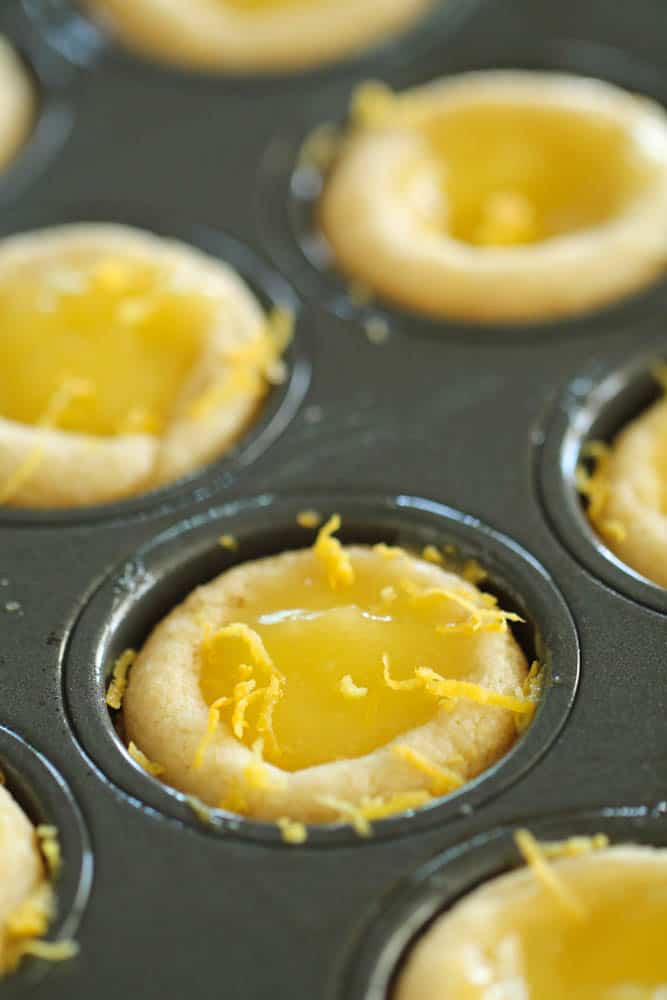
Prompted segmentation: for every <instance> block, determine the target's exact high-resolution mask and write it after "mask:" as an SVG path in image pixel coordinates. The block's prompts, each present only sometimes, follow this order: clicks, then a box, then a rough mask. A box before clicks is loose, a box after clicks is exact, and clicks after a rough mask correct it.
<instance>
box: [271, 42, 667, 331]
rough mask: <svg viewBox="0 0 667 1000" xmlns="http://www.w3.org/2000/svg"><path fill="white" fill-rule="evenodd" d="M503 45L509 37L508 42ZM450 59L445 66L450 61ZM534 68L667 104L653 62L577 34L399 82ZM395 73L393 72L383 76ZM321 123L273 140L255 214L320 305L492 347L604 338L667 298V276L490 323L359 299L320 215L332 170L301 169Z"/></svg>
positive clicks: (435, 65) (281, 259)
mask: <svg viewBox="0 0 667 1000" xmlns="http://www.w3.org/2000/svg"><path fill="white" fill-rule="evenodd" d="M501 45H502V43H501ZM443 63H444V65H443ZM496 69H499V70H503V69H507V70H513V69H519V70H522V69H526V70H531V71H537V72H547V73H548V72H556V73H557V72H562V73H569V74H573V75H581V76H591V77H594V78H598V79H600V80H601V81H602V82H603V83H609V84H612V85H615V86H618V87H621V88H625V89H627V90H629V91H631V92H636V93H638V94H641V93H643V94H646V96H648V97H649V98H651V99H653V100H655V101H656V102H658V103H659V104H662V105H664V106H665V107H667V75H666V74H665V73H664V72H661V71H660V69H659V68H658V67H657V66H655V65H653V64H652V63H650V62H644V61H641V60H640V59H639V57H638V56H635V55H633V54H632V53H629V52H626V51H625V50H622V49H619V48H616V47H614V46H611V45H605V44H598V43H593V42H583V41H580V40H578V39H576V38H571V37H557V38H550V39H548V40H546V41H543V42H542V43H541V44H537V45H535V46H533V47H532V48H531V49H527V48H526V47H525V46H521V45H516V44H513V43H510V45H509V46H507V47H506V48H505V49H501V50H500V51H497V50H496V49H494V48H493V47H491V48H489V47H488V46H485V47H483V48H482V50H481V51H479V52H477V53H475V52H473V54H472V57H468V58H467V59H463V58H462V57H461V56H459V55H458V54H457V53H448V54H447V58H446V59H445V57H444V56H443V54H439V55H437V56H436V57H435V59H431V60H429V61H427V62H426V63H425V64H421V65H420V66H419V69H418V70H417V71H415V68H414V66H412V67H410V68H409V71H408V72H407V73H406V72H405V71H403V72H402V71H401V67H399V68H398V69H395V68H392V72H391V79H389V80H388V82H389V84H390V85H391V86H392V87H394V88H395V89H396V90H401V91H402V90H405V89H410V88H413V87H419V86H422V85H424V84H427V83H429V82H430V81H431V80H435V79H436V78H438V77H443V78H444V77H449V76H455V75H457V74H459V73H465V72H469V71H472V72H475V71H479V70H496ZM383 79H386V77H383ZM347 110H348V108H347V103H346V104H345V105H344V106H342V107H341V108H340V109H339V112H338V113H337V114H334V115H332V116H330V117H329V122H333V124H334V125H337V126H341V125H343V124H344V123H345V121H346V118H347ZM320 124H322V121H321V119H320V120H313V118H312V117H309V118H308V119H307V120H306V119H305V118H304V119H302V120H301V121H300V122H298V123H296V124H295V126H294V127H293V128H292V129H291V131H290V132H289V133H287V134H285V132H284V130H283V131H281V133H280V134H279V135H276V136H275V137H274V138H273V139H272V140H271V141H270V142H269V144H268V146H267V149H266V151H265V154H264V158H263V160H262V161H261V163H260V172H259V182H258V188H257V195H256V206H255V213H256V217H257V222H258V226H259V228H260V231H261V233H262V236H263V239H264V244H265V246H266V247H267V250H268V252H269V253H270V254H271V257H272V258H273V260H274V261H275V263H276V266H279V267H280V268H281V269H283V270H284V273H285V274H287V275H288V276H289V277H290V279H291V280H293V281H294V284H295V286H296V287H297V288H298V289H299V290H300V291H301V292H302V293H303V294H304V296H309V297H312V298H317V299H318V300H319V302H320V307H321V308H324V309H325V310H326V311H327V312H329V313H332V314H333V315H335V316H337V317H339V318H340V319H343V320H347V321H349V322H355V323H357V324H363V325H366V324H368V322H369V321H371V322H373V321H376V320H379V321H380V322H381V323H383V324H386V326H387V328H388V329H389V330H390V331H391V332H394V331H396V332H398V333H399V334H402V335H405V336H409V337H414V336H415V335H422V336H427V337H434V338H437V339H442V338H443V337H454V338H457V337H460V338H463V339H465V340H466V342H475V341H479V342H481V343H484V342H485V341H487V340H488V338H493V339H494V340H497V339H498V338H499V337H500V338H506V339H510V340H515V339H516V340H519V341H528V340H531V341H534V340H535V339H536V338H550V337H553V336H559V337H562V336H581V335H582V334H583V333H590V332H594V333H598V334H602V333H604V332H605V330H606V329H607V328H608V326H609V324H610V323H616V322H620V321H631V320H632V319H634V318H635V317H636V315H637V314H638V313H641V312H642V311H643V312H644V313H648V312H650V311H651V310H656V309H657V308H660V307H661V306H664V303H665V301H667V272H666V273H665V274H664V275H662V276H660V275H658V276H657V277H656V278H654V279H653V280H651V281H649V282H648V283H647V284H646V285H645V286H643V287H642V288H640V289H638V290H637V291H635V292H632V293H630V294H626V295H623V296H621V297H619V298H617V299H616V300H612V301H610V302H609V303H607V304H605V305H602V306H598V307H595V308H591V309H589V310H585V311H582V312H579V313H575V314H573V315H571V316H569V317H563V318H560V319H546V320H542V321H539V320H533V321H528V322H515V321H498V322H491V321H489V322H483V321H474V320H465V319H461V320H457V319H453V318H444V317H443V318H437V317H429V316H427V315H424V314H422V313H418V312H411V311H410V310H409V309H408V308H403V307H401V306H400V305H396V304H392V303H389V302H386V301H383V300H382V299H381V298H379V297H378V298H371V300H370V301H369V302H359V301H356V300H355V299H356V297H355V295H354V293H353V292H352V293H351V292H350V282H348V281H346V279H345V278H344V277H343V276H341V275H340V273H338V272H337V270H336V268H335V264H334V263H333V255H332V252H331V251H330V250H329V248H328V244H327V241H326V239H325V237H324V234H323V233H322V231H321V229H320V227H319V225H318V223H317V219H316V209H317V204H318V200H319V196H320V193H321V191H322V188H323V183H324V174H323V173H322V172H321V171H318V170H314V169H313V168H312V167H308V166H306V167H303V166H300V165H299V153H300V150H301V147H302V145H303V143H304V142H305V141H306V139H307V138H308V137H309V136H310V135H311V134H312V132H313V130H314V129H315V128H317V126H318V125H320Z"/></svg>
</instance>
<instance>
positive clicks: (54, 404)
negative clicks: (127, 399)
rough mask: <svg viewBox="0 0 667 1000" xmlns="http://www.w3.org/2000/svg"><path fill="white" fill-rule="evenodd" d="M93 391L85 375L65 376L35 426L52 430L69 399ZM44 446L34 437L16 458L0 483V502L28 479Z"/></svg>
mask: <svg viewBox="0 0 667 1000" xmlns="http://www.w3.org/2000/svg"><path fill="white" fill-rule="evenodd" d="M93 393H94V387H93V385H92V383H91V382H89V381H88V380H87V379H80V378H74V377H72V376H66V377H65V378H64V379H63V381H62V383H61V384H60V385H59V386H58V388H57V389H56V390H55V392H54V393H53V395H52V396H51V399H50V400H49V403H48V406H47V407H46V409H45V410H44V413H43V414H42V416H41V417H40V418H39V420H38V421H37V423H36V425H35V426H36V427H37V428H38V429H41V430H53V429H54V428H56V427H57V426H58V421H59V420H60V419H61V418H62V417H63V415H64V414H65V412H66V411H67V408H68V406H69V405H70V403H72V402H73V401H74V400H75V399H81V398H83V397H85V396H91V395H93ZM44 447H45V445H44V442H43V441H41V440H39V439H38V440H37V441H35V443H34V444H33V445H32V447H31V448H30V449H29V451H28V454H27V455H26V457H25V458H24V459H23V461H22V462H19V464H18V465H17V467H16V468H15V469H14V470H13V472H11V473H10V474H9V476H8V477H7V479H6V480H5V482H4V483H2V484H0V504H5V503H8V502H9V501H10V500H11V499H12V498H13V497H15V496H16V494H17V493H18V491H19V490H20V489H21V487H22V486H24V485H25V484H26V483H27V482H29V481H30V479H32V477H33V476H34V474H35V472H36V471H37V469H38V468H39V464H40V462H41V461H42V457H43V455H44Z"/></svg>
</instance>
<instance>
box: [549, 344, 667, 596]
mask: <svg viewBox="0 0 667 1000" xmlns="http://www.w3.org/2000/svg"><path fill="white" fill-rule="evenodd" d="M624 354H625V357H626V358H627V356H628V352H627V351H625V352H624ZM666 360H667V343H665V341H664V338H663V340H662V343H661V342H658V343H657V344H656V347H655V348H654V349H653V350H652V351H650V352H645V353H643V354H642V355H640V356H639V357H635V358H634V359H633V360H631V361H629V362H626V363H625V364H623V363H622V362H618V361H617V362H616V363H615V364H614V363H613V362H612V363H610V362H607V363H604V364H600V363H598V364H596V365H594V366H593V367H592V368H590V369H588V370H586V369H584V370H582V371H581V372H580V373H578V374H573V375H571V376H570V378H569V380H568V383H567V385H566V386H565V388H564V390H563V391H562V392H561V394H560V395H559V397H558V399H557V400H556V402H555V404H554V405H553V407H551V408H550V410H549V412H548V414H547V416H546V418H545V420H544V423H543V426H542V428H541V429H540V430H539V431H538V434H537V438H536V441H537V446H536V451H535V472H536V485H537V491H538V494H539V498H540V501H541V506H542V509H543V512H544V514H545V515H546V518H547V521H548V522H549V524H550V527H551V528H552V530H553V531H554V532H555V534H556V536H557V537H558V539H559V540H560V542H561V543H562V544H563V545H564V546H565V548H566V549H567V550H568V551H569V553H570V554H571V555H572V556H573V558H574V559H576V560H577V561H578V562H580V563H581V564H582V565H583V566H584V567H585V568H586V569H587V570H588V572H589V573H591V574H592V575H593V576H594V577H596V578H597V579H599V580H601V581H602V583H604V584H605V585H606V586H608V587H610V588H611V589H613V590H615V591H617V592H618V593H620V594H622V595H624V596H625V597H628V598H630V599H631V600H633V601H636V602H637V603H639V604H642V605H645V606H646V607H648V608H651V609H653V610H654V611H659V612H662V613H663V614H667V588H665V587H661V586H659V585H658V584H657V583H653V582H652V581H651V580H648V579H647V578H646V577H644V576H642V575H641V574H640V573H638V572H637V571H636V570H634V569H632V567H631V566H628V565H627V564H626V563H624V562H622V561H621V560H620V559H619V558H618V556H616V555H615V554H614V553H613V552H612V551H611V549H609V548H608V547H607V546H606V545H605V543H604V541H603V540H602V539H601V538H600V536H599V535H598V534H597V533H596V531H595V530H594V528H593V527H592V525H591V524H590V522H589V520H588V518H587V517H586V511H585V507H584V504H583V502H582V498H581V497H580V495H579V493H578V491H577V487H576V483H575V473H576V468H577V465H578V464H579V462H580V460H581V455H582V449H583V447H584V445H585V444H586V443H587V442H588V441H593V440H603V441H610V440H611V439H612V438H613V437H614V436H615V435H616V434H617V433H618V432H619V431H620V430H621V429H622V428H623V427H624V426H626V425H627V424H628V423H629V422H630V421H631V420H633V419H635V418H636V417H639V416H640V415H641V414H642V413H643V412H644V411H645V410H646V409H648V407H649V406H650V405H651V403H652V402H654V401H655V400H656V399H658V398H659V397H660V388H659V386H658V383H657V381H656V380H655V378H654V377H653V376H652V374H651V372H652V370H653V369H654V368H655V366H656V365H658V364H663V365H664V364H665V361H666Z"/></svg>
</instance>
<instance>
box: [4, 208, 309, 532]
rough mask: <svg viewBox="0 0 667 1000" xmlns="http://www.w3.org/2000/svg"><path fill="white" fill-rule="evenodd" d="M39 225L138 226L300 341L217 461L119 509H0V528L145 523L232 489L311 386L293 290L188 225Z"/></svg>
mask: <svg viewBox="0 0 667 1000" xmlns="http://www.w3.org/2000/svg"><path fill="white" fill-rule="evenodd" d="M45 216H46V217H45ZM40 218H41V219H42V220H43V221H42V223H41V224H40V226H39V228H42V227H47V226H51V225H59V224H62V223H69V222H79V221H85V222H100V223H103V222H114V223H120V224H126V225H130V226H138V227H139V228H142V229H145V230H147V231H149V232H150V233H153V234H155V235H157V236H160V237H165V238H175V239H178V240H181V241H183V242H184V243H187V244H190V245H191V246H193V247H194V248H195V249H199V250H203V251H204V252H205V253H207V254H209V255H210V256H211V257H213V258H218V259H219V260H221V261H222V262H224V263H226V264H228V265H229V266H230V267H232V268H233V269H234V270H235V271H236V272H237V273H238V274H239V275H240V276H241V278H242V279H243V280H244V281H245V282H246V283H247V285H248V286H249V288H250V290H251V291H252V292H253V294H254V295H255V296H256V297H257V299H258V301H259V302H260V305H261V306H262V308H263V309H264V310H266V311H268V310H270V309H271V308H273V307H277V306H280V307H285V308H287V309H289V310H290V311H291V312H292V313H293V315H294V319H295V325H294V335H293V338H292V341H291V343H290V344H289V345H288V347H287V350H286V351H285V353H284V355H283V358H284V360H285V363H286V366H287V375H286V377H285V379H284V381H283V382H282V383H281V384H279V385H275V386H271V387H270V388H269V391H268V393H267V395H266V397H265V399H264V401H263V402H262V404H261V406H260V408H259V411H258V413H257V415H256V417H255V419H254V421H253V422H252V424H251V425H250V426H249V427H248V429H247V430H246V431H245V433H243V434H241V436H240V437H239V439H238V440H237V441H236V443H235V444H234V445H232V447H231V448H229V449H228V450H226V451H225V452H224V453H223V454H222V455H221V456H220V457H219V458H217V459H214V460H213V461H212V462H209V463H208V464H207V465H204V466H202V467H201V468H199V469H196V470H195V471H194V472H192V473H190V474H188V475H186V476H185V477H183V478H181V479H178V480H175V481H174V482H171V483H166V484H165V485H164V486H160V487H158V488H157V489H153V490H149V491H148V492H146V493H141V494H137V495H136V496H131V497H129V498H128V499H125V500H120V501H116V502H113V503H107V504H99V505H91V506H88V507H72V508H64V509H57V510H56V509H48V508H47V509H44V510H35V509H30V508H11V507H0V523H8V524H11V525H16V526H17V527H18V526H21V525H26V526H33V527H34V526H44V525H53V526H59V525H65V524H69V525H76V524H86V523H91V522H97V521H103V520H128V519H132V518H145V517H146V516H147V515H148V514H149V513H150V514H153V515H154V516H156V517H157V516H162V515H165V514H168V513H171V512H172V511H174V510H176V509H178V508H179V507H181V506H184V505H185V504H187V503H190V502H192V501H202V500H205V499H207V498H208V497H210V496H212V495H213V494H215V493H219V492H220V491H224V490H225V489H227V488H229V487H230V485H231V484H232V483H234V482H235V480H236V478H237V477H238V476H239V475H240V474H241V473H242V472H243V469H244V468H246V467H248V466H250V465H252V464H253V463H254V462H255V461H257V460H258V459H259V458H260V456H261V455H262V454H263V453H264V451H265V450H266V449H267V448H269V447H270V445H272V444H273V443H274V441H275V440H276V439H277V438H278V437H279V436H280V435H281V434H282V432H283V431H284V430H285V429H286V428H287V426H288V425H289V423H290V422H291V420H292V419H293V417H294V416H295V415H296V414H297V412H298V410H299V408H300V406H301V404H302V402H303V400H304V398H305V395H306V392H307V390H308V386H309V384H310V377H311V367H312V344H311V341H310V338H309V337H308V333H307V330H306V329H305V326H304V323H303V322H302V320H301V316H300V302H299V299H298V298H297V296H296V294H295V293H294V291H293V290H292V288H291V287H290V285H289V284H288V283H287V282H286V281H285V280H284V279H283V278H282V277H281V276H280V275H279V274H278V273H277V272H276V271H274V270H273V269H272V268H271V267H269V266H268V265H266V264H265V263H264V261H263V260H261V259H260V258H259V257H258V256H257V255H256V254H255V253H254V252H253V251H252V250H250V249H249V248H248V247H246V246H245V245H244V244H242V243H240V242H239V241H238V240H236V239H234V238H233V237H231V236H228V235H226V234H224V233H221V232H219V231H216V230H212V229H209V228H208V227H206V226H200V225H191V224H187V223H184V222H180V223H176V224H175V225H171V226H170V225H165V224H164V222H156V221H154V220H151V219H150V218H149V220H146V219H144V218H142V213H139V212H134V211H132V210H130V209H128V208H127V207H126V206H121V207H118V206H108V207H106V208H105V207H104V206H102V207H100V206H99V205H93V206H90V207H89V208H87V207H86V206H81V207H77V208H76V209H75V210H73V211H69V210H67V209H64V210H63V209H62V208H57V207H56V208H53V209H49V210H48V212H47V213H44V212H43V211H42V212H41V213H40ZM31 228H32V227H31ZM36 228H37V227H36Z"/></svg>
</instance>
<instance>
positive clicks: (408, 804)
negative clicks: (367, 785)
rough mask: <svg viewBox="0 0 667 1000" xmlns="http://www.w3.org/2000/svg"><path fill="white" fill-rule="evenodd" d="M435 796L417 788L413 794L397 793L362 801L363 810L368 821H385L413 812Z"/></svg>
mask: <svg viewBox="0 0 667 1000" xmlns="http://www.w3.org/2000/svg"><path fill="white" fill-rule="evenodd" d="M432 798H433V796H432V795H431V793H430V792H428V791H427V790H426V789H425V788H416V789H415V790H414V791H411V792H397V793H396V794H395V795H390V796H389V797H388V798H383V797H382V796H377V797H375V798H364V799H362V800H361V810H362V812H363V814H364V816H365V818H366V819H368V820H375V819H385V818H386V817H387V816H395V815H396V814H397V813H404V812H411V811H412V810H414V809H419V807H420V806H423V805H426V803H427V802H430V801H431V799H432Z"/></svg>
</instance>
